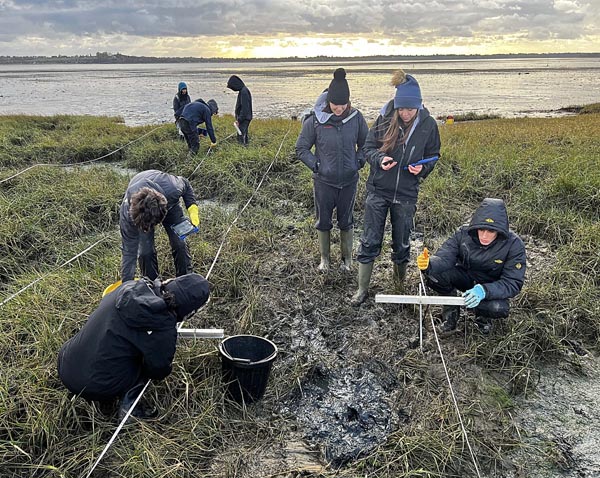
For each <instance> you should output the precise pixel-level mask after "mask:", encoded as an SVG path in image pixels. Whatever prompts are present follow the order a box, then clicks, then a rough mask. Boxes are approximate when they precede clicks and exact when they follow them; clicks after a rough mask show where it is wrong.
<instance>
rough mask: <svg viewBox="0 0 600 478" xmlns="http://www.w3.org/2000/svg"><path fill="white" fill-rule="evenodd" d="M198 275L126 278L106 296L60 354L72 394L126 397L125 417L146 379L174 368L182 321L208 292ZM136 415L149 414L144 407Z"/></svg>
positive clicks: (88, 397)
mask: <svg viewBox="0 0 600 478" xmlns="http://www.w3.org/2000/svg"><path fill="white" fill-rule="evenodd" d="M209 290H210V288H209V284H208V282H207V281H206V279H204V277H202V276H200V275H198V274H194V273H192V274H186V275H184V276H181V277H177V278H176V279H171V280H167V281H164V282H162V281H161V280H160V279H156V280H154V281H151V280H150V279H148V278H142V279H137V280H131V281H127V282H124V283H123V284H122V285H121V286H120V287H119V288H118V289H116V290H115V291H113V292H110V293H109V294H107V295H105V296H104V297H103V298H102V300H101V301H100V304H99V306H98V308H97V309H96V310H95V311H94V312H92V313H91V315H90V316H89V318H88V320H87V322H86V323H85V324H84V325H83V327H82V328H81V330H79V332H77V334H76V335H75V336H74V337H72V338H71V339H69V340H68V341H67V342H66V343H65V344H64V345H63V346H62V347H61V349H60V351H59V353H58V375H59V377H60V379H61V381H62V383H63V384H64V385H65V387H66V388H67V389H68V390H69V391H71V392H72V393H74V394H76V395H79V396H81V397H83V398H84V399H86V400H90V401H99V402H110V401H112V400H114V399H116V398H120V399H121V405H120V410H119V416H120V418H121V419H122V418H123V417H124V416H125V414H126V413H127V411H128V410H129V408H130V407H131V405H132V404H133V402H134V401H135V399H136V398H137V396H138V395H139V393H140V392H141V390H142V389H143V388H144V386H145V383H146V382H147V381H148V380H150V379H152V380H162V379H164V378H165V377H167V376H168V375H169V374H170V373H171V370H172V363H173V358H174V355H175V345H176V341H177V322H183V321H184V320H186V319H187V318H189V317H191V315H193V314H194V313H195V312H196V311H197V310H198V309H199V308H200V307H202V305H203V304H204V303H206V301H207V300H208V296H209ZM133 415H134V416H137V417H139V418H149V417H150V416H151V415H152V414H151V413H149V412H148V411H147V410H144V407H143V406H139V407H136V409H134V411H133Z"/></svg>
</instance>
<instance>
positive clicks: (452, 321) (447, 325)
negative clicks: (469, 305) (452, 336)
mask: <svg viewBox="0 0 600 478" xmlns="http://www.w3.org/2000/svg"><path fill="white" fill-rule="evenodd" d="M459 316H460V307H459V306H457V305H444V306H442V319H443V322H442V325H440V332H442V333H450V332H452V331H453V330H456V324H457V323H458V318H459Z"/></svg>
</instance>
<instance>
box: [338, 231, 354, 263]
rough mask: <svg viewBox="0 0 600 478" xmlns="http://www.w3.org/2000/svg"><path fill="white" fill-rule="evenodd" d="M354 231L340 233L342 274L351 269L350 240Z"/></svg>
mask: <svg viewBox="0 0 600 478" xmlns="http://www.w3.org/2000/svg"><path fill="white" fill-rule="evenodd" d="M353 234H354V230H353V229H348V230H347V231H340V249H341V251H342V264H341V265H340V270H341V271H342V272H350V270H351V269H352V238H353Z"/></svg>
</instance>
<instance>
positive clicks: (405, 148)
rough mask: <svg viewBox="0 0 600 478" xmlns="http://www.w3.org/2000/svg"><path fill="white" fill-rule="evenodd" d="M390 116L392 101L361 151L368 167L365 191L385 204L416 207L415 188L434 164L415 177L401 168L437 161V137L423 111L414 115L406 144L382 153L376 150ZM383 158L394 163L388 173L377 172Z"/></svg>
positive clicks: (425, 111)
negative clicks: (418, 162) (389, 159)
mask: <svg viewBox="0 0 600 478" xmlns="http://www.w3.org/2000/svg"><path fill="white" fill-rule="evenodd" d="M394 114H396V110H395V109H394V100H390V101H389V102H388V103H387V104H386V105H385V106H384V108H383V109H382V111H381V114H380V115H379V116H378V117H377V120H375V123H374V124H373V126H371V129H370V130H369V134H368V136H367V140H366V143H365V147H364V150H365V155H366V157H367V161H368V162H369V165H370V171H369V178H368V179H367V190H368V191H371V192H373V193H375V194H377V195H379V196H382V197H384V198H385V199H387V200H389V201H407V202H409V203H416V202H417V196H418V194H419V184H420V182H421V181H422V180H423V179H424V178H426V177H427V175H428V174H429V173H431V171H432V170H433V168H434V167H435V164H436V163H435V162H430V163H426V164H424V165H423V169H422V170H421V172H420V173H419V174H418V175H416V176H415V175H414V174H412V173H410V172H409V171H408V170H405V169H403V168H404V166H407V165H408V164H412V163H415V162H417V161H419V160H421V159H425V158H431V157H433V156H438V157H439V154H440V134H439V131H438V127H437V123H436V122H435V119H434V118H432V117H431V116H430V115H429V111H427V109H425V108H423V109H421V110H419V112H418V120H417V121H416V125H415V126H414V129H413V131H412V134H411V135H410V138H409V140H408V142H407V143H406V144H405V145H397V146H396V148H395V149H394V150H393V151H392V153H391V154H386V153H383V152H381V151H379V148H380V147H381V146H382V145H383V136H384V135H385V132H386V131H387V129H388V126H389V124H390V121H391V119H392V115H394ZM385 156H391V157H392V158H394V160H395V161H397V162H398V164H397V165H396V166H394V167H393V168H392V169H390V170H388V171H384V170H383V169H381V161H382V160H383V158H384V157H385Z"/></svg>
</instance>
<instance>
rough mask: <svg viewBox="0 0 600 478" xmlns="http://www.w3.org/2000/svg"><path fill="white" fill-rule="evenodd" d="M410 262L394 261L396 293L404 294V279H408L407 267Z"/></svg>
mask: <svg viewBox="0 0 600 478" xmlns="http://www.w3.org/2000/svg"><path fill="white" fill-rule="evenodd" d="M407 267H408V262H402V263H400V264H396V263H395V262H394V273H393V282H394V289H395V291H396V294H404V290H405V289H404V279H406V268H407Z"/></svg>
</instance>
